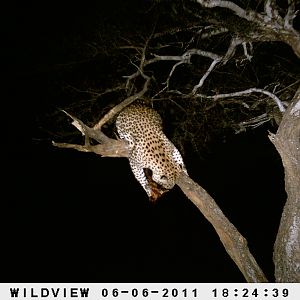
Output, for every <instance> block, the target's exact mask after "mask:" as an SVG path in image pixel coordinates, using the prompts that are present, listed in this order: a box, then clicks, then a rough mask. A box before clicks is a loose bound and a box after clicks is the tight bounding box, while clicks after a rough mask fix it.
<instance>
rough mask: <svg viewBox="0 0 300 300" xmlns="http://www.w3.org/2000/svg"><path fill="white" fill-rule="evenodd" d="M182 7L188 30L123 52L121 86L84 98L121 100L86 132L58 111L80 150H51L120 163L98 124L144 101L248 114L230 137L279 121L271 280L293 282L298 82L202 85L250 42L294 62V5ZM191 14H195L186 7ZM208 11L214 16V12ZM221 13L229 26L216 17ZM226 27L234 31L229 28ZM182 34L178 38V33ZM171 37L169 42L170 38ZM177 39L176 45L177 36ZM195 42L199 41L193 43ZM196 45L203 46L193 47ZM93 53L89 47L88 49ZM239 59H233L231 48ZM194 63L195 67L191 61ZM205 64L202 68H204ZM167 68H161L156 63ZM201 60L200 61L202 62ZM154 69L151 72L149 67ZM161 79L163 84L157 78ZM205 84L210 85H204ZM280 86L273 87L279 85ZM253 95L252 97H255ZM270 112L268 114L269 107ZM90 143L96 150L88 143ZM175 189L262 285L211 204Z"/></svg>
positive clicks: (120, 153) (124, 150) (297, 232)
mask: <svg viewBox="0 0 300 300" xmlns="http://www.w3.org/2000/svg"><path fill="white" fill-rule="evenodd" d="M196 2H197V3H194V1H183V6H182V7H181V4H180V5H179V6H176V5H175V6H174V7H173V8H174V10H178V9H179V7H181V8H182V10H183V11H185V13H188V14H190V15H191V18H193V22H192V24H188V26H186V27H184V26H181V27H175V26H174V27H169V28H168V29H166V30H161V31H159V32H152V33H151V34H150V35H149V36H148V38H147V39H146V41H144V42H143V44H142V45H140V44H130V45H126V46H123V47H122V49H123V50H124V51H127V53H128V56H129V57H130V62H131V65H132V67H133V68H134V69H135V70H134V71H133V73H132V74H130V75H128V76H125V82H124V83H122V84H121V85H119V86H117V87H114V88H112V89H109V90H107V91H93V90H87V91H86V92H87V93H89V94H91V95H94V96H95V97H96V98H97V97H101V96H102V95H103V94H106V93H110V92H112V91H116V90H124V91H126V93H127V96H126V97H125V100H123V101H121V102H120V103H119V104H116V105H115V106H114V107H113V108H111V109H110V110H109V111H108V112H107V113H106V114H105V115H104V116H102V118H101V119H100V120H97V122H95V123H96V124H95V125H94V126H93V127H89V126H87V125H86V124H84V123H83V122H82V121H81V120H80V119H79V118H77V117H75V116H73V115H71V114H69V113H68V112H66V111H64V112H65V113H66V114H67V115H68V116H69V117H70V118H71V119H72V120H73V123H72V124H73V125H74V126H75V127H76V128H77V129H78V130H79V131H80V132H81V133H82V135H84V136H85V144H84V145H77V144H69V143H56V142H53V145H54V146H57V147H62V148H73V149H76V150H78V151H83V152H94V153H96V154H98V155H101V156H109V157H128V147H127V144H126V143H125V142H124V141H122V140H117V139H113V138H110V137H108V136H107V135H105V134H104V133H103V130H102V128H103V125H104V124H106V123H107V122H108V121H110V120H113V118H114V117H115V116H116V115H117V114H118V113H119V112H120V111H121V110H122V109H123V108H124V107H125V106H127V105H129V104H130V103H132V102H134V101H136V100H137V99H142V98H147V99H151V101H152V102H153V101H155V100H158V99H164V100H167V99H169V100H170V99H171V101H175V100H177V101H178V102H180V100H185V101H193V103H194V102H195V101H198V102H201V101H205V105H206V106H205V107H206V110H209V107H210V106H215V105H216V103H220V102H223V103H226V101H227V103H229V102H230V103H233V104H235V105H236V106H238V107H243V108H245V109H246V110H248V111H249V113H248V116H249V118H248V119H246V120H241V119H239V120H234V123H235V124H234V126H233V127H234V128H235V130H236V132H240V131H242V130H246V129H247V128H249V127H250V128H256V127H258V126H260V125H261V124H263V123H265V122H268V121H270V120H275V121H276V122H278V123H279V128H278V131H277V133H276V134H270V136H269V137H270V140H271V141H272V143H273V144H274V145H275V147H276V149H277V150H278V152H279V154H280V155H281V158H282V161H283V165H284V169H285V185H286V192H287V195H288V197H287V202H286V205H285V208H284V211H283V214H282V219H281V224H280V228H279V232H278V235H277V240H276V243H275V248H274V250H275V251H274V263H275V276H276V281H278V282H300V239H299V237H300V203H299V199H300V186H299V182H300V81H299V78H298V79H296V80H294V82H292V83H288V84H286V86H284V87H283V88H282V89H281V90H279V91H276V84H274V83H270V85H273V86H274V88H273V90H269V89H268V87H258V86H248V87H247V88H244V89H239V90H237V89H235V90H234V91H229V90H230V89H229V90H228V89H225V90H224V91H223V90H220V89H221V88H222V87H216V90H218V92H216V93H215V94H213V95H212V94H211V93H210V90H211V88H208V87H206V86H205V85H206V84H207V82H208V80H210V78H212V77H213V76H214V75H215V74H216V71H217V70H228V68H229V69H231V68H233V65H234V64H235V65H245V64H247V63H250V62H251V60H252V59H253V57H255V52H254V50H253V44H255V43H257V42H260V43H261V42H274V41H276V42H283V43H285V44H287V45H289V46H290V47H291V49H292V51H293V52H294V54H295V55H296V57H298V58H300V34H299V32H298V31H297V30H296V29H295V28H294V26H293V24H294V23H293V20H294V18H295V16H296V13H297V12H296V8H297V3H296V2H295V1H287V3H286V6H285V7H283V8H282V7H279V6H277V5H276V1H272V0H267V1H265V3H264V6H263V8H262V9H261V11H259V9H257V10H254V9H251V8H250V7H247V6H245V7H244V8H242V7H240V6H238V5H237V4H235V3H234V2H233V1H221V0H211V1H209V0H204V1H200V0H197V1H196ZM195 7H197V8H198V9H199V11H198V12H197V13H195V11H194V10H193V8H195ZM215 9H216V11H215ZM226 14H229V18H230V20H229V21H228V20H227V19H226V20H225V19H222V18H223V17H224V15H226ZM233 24H234V25H233ZM183 32H184V33H188V34H186V36H185V38H182V33H183ZM173 37H176V38H175V39H173ZM180 37H181V38H182V39H183V41H178V40H179V38H180ZM218 40H224V41H226V42H224V43H223V44H222V47H221V49H218V51H210V50H209V49H208V48H209V47H210V46H211V45H212V43H211V42H209V41H213V43H215V41H218ZM199 41H200V42H199ZM200 45H203V48H202V47H200ZM95 47H97V45H96V46H95ZM240 49H241V50H242V51H243V55H242V56H241V55H240V54H239V55H237V54H236V53H237V52H238V51H239V50H240ZM198 60H200V61H201V64H199V63H197V61H198ZM208 61H209V63H208ZM166 62H167V63H168V66H167V67H165V66H164V64H165V63H166ZM202 62H204V63H203V64H202ZM158 64H161V65H162V66H164V67H162V70H163V71H161V73H163V74H158V71H157V69H155V66H157V65H158ZM184 72H186V73H187V74H188V75H187V76H188V77H189V82H188V83H186V84H184V85H180V84H178V81H177V79H176V78H178V76H181V75H182V73H184ZM161 78H163V79H161ZM209 83H210V86H211V85H212V84H213V83H214V80H213V79H211V80H210V81H209ZM280 84H282V85H283V83H279V85H280ZM287 91H288V92H289V93H286V92H287ZM257 95H258V96H257ZM261 103H268V105H266V106H265V109H266V110H265V111H262V110H260V111H261V113H260V114H258V115H256V114H255V113H257V111H255V112H254V114H253V112H251V109H250V107H257V106H259V105H260V104H261ZM270 107H271V111H270V110H269V108H270ZM90 139H93V140H95V141H96V142H98V144H96V145H95V144H91V142H90ZM177 185H178V186H179V187H180V188H181V190H182V191H183V192H184V193H185V195H186V196H187V197H188V198H189V199H190V200H191V201H192V202H193V203H194V204H195V205H196V206H197V208H198V209H199V210H200V211H201V213H202V214H203V215H204V216H205V217H206V219H207V220H208V221H209V222H210V223H211V224H212V225H213V227H214V229H215V230H216V232H217V234H218V236H219V237H220V240H221V242H222V243H223V245H224V248H225V250H226V251H227V253H228V254H229V255H230V256H231V258H232V259H233V260H234V262H235V263H236V265H237V266H238V267H239V269H240V271H241V272H242V273H243V275H244V277H245V279H246V280H247V281H248V282H266V281H267V279H266V276H265V275H264V273H263V271H262V270H261V269H260V267H259V266H258V264H257V262H256V260H255V258H254V257H253V256H252V254H251V253H250V251H249V249H248V247H247V241H246V239H245V238H244V237H243V236H242V235H241V234H240V233H239V232H238V231H237V229H236V228H235V226H234V225H233V224H232V223H230V221H229V220H228V219H227V218H226V217H225V216H224V214H223V213H222V211H221V209H220V208H219V207H218V205H217V204H216V203H215V201H214V199H212V197H211V196H210V195H209V194H208V193H207V192H206V191H205V190H204V189H203V188H202V187H201V186H199V185H198V184H197V183H196V182H194V181H193V180H192V179H191V178H189V176H187V175H186V174H184V173H182V174H181V176H180V178H179V179H178V180H177Z"/></svg>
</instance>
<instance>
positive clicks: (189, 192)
mask: <svg viewBox="0 0 300 300" xmlns="http://www.w3.org/2000/svg"><path fill="white" fill-rule="evenodd" d="M65 113H66V112H65ZM66 114H67V115H68V116H69V117H70V118H72V119H73V122H72V124H73V125H74V126H75V127H76V128H77V129H78V130H80V131H81V133H82V134H83V135H85V136H86V139H85V145H74V144H67V143H55V142H53V146H56V147H60V148H69V149H70V148H71V149H75V150H77V151H82V152H94V153H96V154H98V155H101V156H109V157H128V148H127V143H126V142H124V141H122V140H115V139H111V138H109V137H107V136H106V135H104V134H103V133H102V132H101V130H100V129H95V128H90V127H88V126H87V125H85V124H84V123H83V122H82V121H81V120H79V119H78V118H76V117H74V116H72V115H70V114H69V113H66ZM89 138H92V139H94V140H96V141H98V142H99V144H98V145H90V143H89ZM177 185H178V186H179V187H180V188H181V190H182V191H183V192H184V194H185V195H186V196H187V197H188V198H189V199H190V200H191V201H192V202H193V203H194V204H195V205H196V206H197V208H198V209H199V210H200V211H201V213H202V214H203V215H204V216H205V217H206V219H207V220H208V221H209V222H210V223H211V224H212V225H213V227H214V228H215V230H216V232H217V234H218V235H219V237H220V239H221V242H222V243H223V245H224V247H225V249H226V251H227V253H228V254H229V255H230V257H231V258H232V259H233V261H234V262H235V263H236V265H237V266H238V268H239V269H240V270H241V272H242V273H243V275H244V277H245V279H246V280H247V281H248V282H267V279H266V277H265V275H264V274H263V272H262V271H261V269H260V268H259V266H258V265H257V263H256V261H255V259H254V257H253V256H252V255H251V253H250V251H249V249H248V247H247V241H246V239H245V238H244V237H243V236H242V235H241V234H240V233H239V232H238V230H237V229H236V228H235V227H234V225H233V224H231V223H230V222H229V220H228V219H227V218H226V217H225V216H224V214H223V212H222V211H221V209H220V208H219V207H218V205H217V204H216V202H215V201H214V199H213V198H212V197H211V196H210V195H209V194H208V193H207V192H206V191H205V190H204V189H203V188H202V187H201V186H199V185H198V184H197V183H195V182H194V181H193V180H192V179H191V178H190V177H188V176H187V175H185V174H182V175H181V177H180V178H179V179H178V181H177Z"/></svg>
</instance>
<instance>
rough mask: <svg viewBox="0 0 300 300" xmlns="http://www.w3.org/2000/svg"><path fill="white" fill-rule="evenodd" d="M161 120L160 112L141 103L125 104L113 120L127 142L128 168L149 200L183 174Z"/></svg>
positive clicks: (159, 194) (180, 158) (152, 199)
mask: <svg viewBox="0 0 300 300" xmlns="http://www.w3.org/2000/svg"><path fill="white" fill-rule="evenodd" d="M162 123H163V122H162V118H161V116H160V114H159V113H158V112H157V111H156V110H155V109H153V108H152V107H150V106H148V105H145V104H142V103H133V104H130V105H128V106H127V107H125V108H124V109H123V110H122V111H121V112H120V113H119V115H118V116H117V119H116V128H117V132H118V135H119V137H120V138H121V139H123V140H125V141H126V142H127V145H128V149H129V155H128V160H129V164H130V167H131V170H132V172H133V174H134V176H135V178H136V179H137V181H138V182H139V183H140V185H141V186H142V187H143V189H144V190H145V192H146V193H147V195H148V197H149V200H150V201H152V202H155V201H156V200H157V199H159V198H160V197H161V196H162V195H163V194H164V193H166V192H167V191H169V190H171V189H172V188H173V187H174V186H175V184H176V180H177V178H178V177H179V175H180V173H181V172H182V171H184V172H185V173H187V171H186V167H185V165H184V162H183V158H182V156H181V154H180V152H179V150H178V149H177V148H176V147H175V145H174V144H173V143H172V142H171V141H170V140H169V139H168V138H167V136H166V135H165V133H164V132H163V124H162Z"/></svg>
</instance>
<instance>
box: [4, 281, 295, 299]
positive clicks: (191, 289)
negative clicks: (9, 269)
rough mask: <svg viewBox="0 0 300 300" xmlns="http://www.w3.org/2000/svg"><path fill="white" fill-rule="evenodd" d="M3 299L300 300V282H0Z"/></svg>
mask: <svg viewBox="0 0 300 300" xmlns="http://www.w3.org/2000/svg"><path fill="white" fill-rule="evenodd" d="M0 299H3V300H11V299H16V300H17V299H18V300H19V299H20V300H25V299H26V300H40V299H45V300H66V299H67V300H70V299H78V300H83V299H88V300H102V299H103V300H113V299H114V300H131V299H135V300H161V299H164V300H167V299H180V300H182V299H188V300H190V299H191V300H192V299H205V300H214V299H215V300H218V299H226V300H233V299H235V300H239V299H244V300H245V299H251V300H253V299H257V300H261V299H266V300H267V299H278V300H279V299H280V300H282V299H287V300H296V299H297V300H299V299H300V283H0Z"/></svg>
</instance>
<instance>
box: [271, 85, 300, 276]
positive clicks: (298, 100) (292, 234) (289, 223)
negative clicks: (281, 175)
mask: <svg viewBox="0 0 300 300" xmlns="http://www.w3.org/2000/svg"><path fill="white" fill-rule="evenodd" d="M270 140H271V141H272V143H273V144H274V145H275V147H276V149H277V151H278V152H279V154H280V156H281V159H282V162H283V166H284V172H285V190H286V193H287V201H286V204H285V206H284V209H283V213H282V217H281V221H280V225H279V230H278V234H277V238H276V242H275V245H274V255H273V260H274V264H275V278H276V282H300V87H299V88H298V91H297V92H296V94H295V96H294V98H293V101H292V103H291V104H290V106H289V107H288V109H287V111H286V112H285V114H284V116H283V119H282V121H281V123H280V126H279V128H278V131H277V133H276V135H270Z"/></svg>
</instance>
